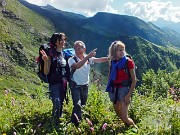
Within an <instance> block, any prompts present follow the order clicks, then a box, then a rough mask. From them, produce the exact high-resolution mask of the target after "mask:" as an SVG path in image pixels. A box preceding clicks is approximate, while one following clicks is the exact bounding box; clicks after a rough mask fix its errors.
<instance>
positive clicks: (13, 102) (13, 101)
mask: <svg viewBox="0 0 180 135" xmlns="http://www.w3.org/2000/svg"><path fill="white" fill-rule="evenodd" d="M11 103H12V106H15V98H14V97H12V101H11Z"/></svg>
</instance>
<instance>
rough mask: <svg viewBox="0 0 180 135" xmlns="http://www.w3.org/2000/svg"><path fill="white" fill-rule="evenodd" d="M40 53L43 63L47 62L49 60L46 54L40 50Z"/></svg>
mask: <svg viewBox="0 0 180 135" xmlns="http://www.w3.org/2000/svg"><path fill="white" fill-rule="evenodd" d="M40 52H41V54H42V59H43V60H44V61H48V60H49V58H48V56H47V54H46V52H45V51H44V50H41V51H40Z"/></svg>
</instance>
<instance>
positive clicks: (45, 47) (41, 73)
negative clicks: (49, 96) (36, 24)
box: [37, 44, 51, 83]
mask: <svg viewBox="0 0 180 135" xmlns="http://www.w3.org/2000/svg"><path fill="white" fill-rule="evenodd" d="M50 49H51V48H50V46H49V45H48V44H42V45H41V46H40V47H39V57H38V58H37V63H38V72H37V75H38V77H39V78H40V79H41V81H42V82H45V83H48V77H47V75H46V74H44V60H43V59H42V54H41V52H40V51H41V50H44V51H45V52H46V54H48V52H49V50H50Z"/></svg>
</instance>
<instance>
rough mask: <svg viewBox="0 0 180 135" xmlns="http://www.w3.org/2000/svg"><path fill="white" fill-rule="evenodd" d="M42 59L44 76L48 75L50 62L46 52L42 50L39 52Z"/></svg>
mask: <svg viewBox="0 0 180 135" xmlns="http://www.w3.org/2000/svg"><path fill="white" fill-rule="evenodd" d="M41 54H42V59H43V60H44V74H46V75H47V74H49V70H50V65H51V60H50V57H49V56H47V54H46V52H45V51H44V50H41Z"/></svg>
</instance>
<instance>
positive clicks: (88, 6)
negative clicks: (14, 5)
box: [27, 0, 180, 22]
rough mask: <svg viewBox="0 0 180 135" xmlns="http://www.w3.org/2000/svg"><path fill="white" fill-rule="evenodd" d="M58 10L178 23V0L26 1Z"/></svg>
mask: <svg viewBox="0 0 180 135" xmlns="http://www.w3.org/2000/svg"><path fill="white" fill-rule="evenodd" d="M27 1H28V2H30V3H33V4H37V5H41V6H45V5H47V4H50V5H52V6H54V7H56V8H58V9H60V10H63V11H70V12H74V13H80V14H83V15H85V16H93V15H94V14H96V13H97V12H110V13H115V14H122V15H130V16H136V17H138V18H140V19H143V20H145V21H156V20H157V19H160V18H161V19H164V20H167V21H173V22H180V0H27Z"/></svg>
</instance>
